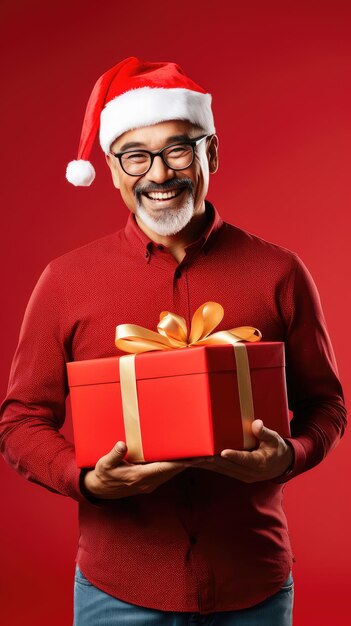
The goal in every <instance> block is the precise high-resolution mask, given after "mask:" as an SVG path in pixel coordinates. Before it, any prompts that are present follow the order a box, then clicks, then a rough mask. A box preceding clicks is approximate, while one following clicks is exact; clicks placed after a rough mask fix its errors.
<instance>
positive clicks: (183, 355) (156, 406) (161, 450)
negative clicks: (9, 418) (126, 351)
mask: <svg viewBox="0 0 351 626" xmlns="http://www.w3.org/2000/svg"><path fill="white" fill-rule="evenodd" d="M235 348H236V346H233V345H201V346H194V347H191V348H188V347H185V348H180V349H177V350H169V351H162V352H159V351H151V352H143V353H141V354H137V355H128V357H125V356H123V357H110V358H104V359H94V360H87V361H75V362H71V363H67V371H68V381H69V385H70V396H71V407H72V421H73V429H74V439H75V447H76V458H77V465H78V466H79V467H93V466H95V464H96V461H97V460H98V459H99V458H100V457H101V456H103V455H104V454H106V453H107V452H109V451H110V450H111V448H112V447H113V446H114V444H115V443H116V442H117V441H118V440H123V441H126V442H127V445H128V447H129V454H128V455H127V457H126V458H127V459H128V460H130V461H141V460H145V461H156V460H167V459H168V460H169V459H180V458H187V457H196V456H208V455H213V454H219V453H220V452H221V450H223V449H224V448H232V449H244V448H246V449H249V448H253V447H255V439H254V438H253V436H252V435H251V440H250V437H248V436H246V445H245V441H244V432H245V422H244V421H243V415H242V411H243V407H242V406H241V402H242V398H241V397H240V393H239V387H238V376H237V374H238V372H237V366H238V364H237V358H236V354H235ZM243 348H244V350H245V351H246V354H247V358H248V362H249V367H250V378H251V387H252V401H253V408H254V416H255V417H256V418H260V419H262V420H263V422H264V424H265V426H267V427H268V428H271V429H273V430H275V431H277V432H279V434H280V435H281V436H282V437H289V436H290V427H289V411H288V404H287V395H286V381H285V358H284V343H282V342H260V343H248V344H245V345H244V344H241V349H243ZM131 356H132V358H133V361H134V367H135V379H136V396H137V404H138V413H139V415H138V424H135V423H134V425H133V424H129V426H128V428H129V429H130V432H129V434H128V433H126V428H125V418H126V415H125V412H126V408H125V407H124V408H123V402H122V393H121V376H120V363H119V362H120V360H121V359H122V360H123V359H126V358H131ZM240 367H241V366H240ZM124 384H125V383H124ZM239 386H240V384H239ZM123 394H124V391H123ZM251 421H252V419H251V420H250V422H251ZM135 427H137V429H139V435H140V438H141V444H142V453H143V456H141V457H140V455H138V454H136V453H135V452H133V437H134V433H133V429H134V428H135ZM246 429H247V424H246ZM138 456H139V458H138Z"/></svg>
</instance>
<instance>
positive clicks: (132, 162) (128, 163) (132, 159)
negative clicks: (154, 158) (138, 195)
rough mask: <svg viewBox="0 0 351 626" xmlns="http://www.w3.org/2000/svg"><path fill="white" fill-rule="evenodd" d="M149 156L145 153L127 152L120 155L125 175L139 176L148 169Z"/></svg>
mask: <svg viewBox="0 0 351 626" xmlns="http://www.w3.org/2000/svg"><path fill="white" fill-rule="evenodd" d="M150 161H151V159H150V155H149V154H148V153H147V152H142V151H140V152H128V153H125V154H123V155H122V166H123V169H124V171H125V172H127V174H132V175H134V176H135V175H137V176H140V175H141V174H144V172H147V170H148V169H149V167H150Z"/></svg>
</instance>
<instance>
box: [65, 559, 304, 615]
mask: <svg viewBox="0 0 351 626" xmlns="http://www.w3.org/2000/svg"><path fill="white" fill-rule="evenodd" d="M293 601H294V581H293V577H292V573H291V572H290V574H289V577H288V578H287V580H286V581H285V583H284V584H283V586H282V587H281V589H280V590H279V591H278V592H277V593H275V594H274V595H273V596H271V597H270V598H267V599H266V600H264V601H263V602H260V603H259V604H256V605H255V606H253V607H250V608H249V609H244V610H240V611H223V612H218V613H211V614H209V615H200V613H175V612H170V611H158V610H156V609H147V608H144V607H141V606H137V605H135V604H128V603H127V602H122V600H118V599H117V598H114V597H112V596H110V595H108V594H107V593H104V592H103V591H101V590H100V589H97V588H96V587H94V585H92V584H91V583H90V582H89V581H88V580H87V579H86V578H85V576H84V575H83V574H82V572H81V571H80V569H79V567H78V565H77V566H76V574H75V583H74V624H73V626H291V625H292V609H293Z"/></svg>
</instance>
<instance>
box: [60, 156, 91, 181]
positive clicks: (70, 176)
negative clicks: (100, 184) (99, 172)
mask: <svg viewBox="0 0 351 626" xmlns="http://www.w3.org/2000/svg"><path fill="white" fill-rule="evenodd" d="M66 178H67V180H68V182H69V183H72V185H74V186H75V187H89V185H91V183H92V182H93V180H94V178H95V170H94V168H93V166H92V164H91V163H90V161H84V160H83V159H79V161H71V162H70V163H68V165H67V169H66Z"/></svg>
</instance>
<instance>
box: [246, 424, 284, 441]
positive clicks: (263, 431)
mask: <svg viewBox="0 0 351 626" xmlns="http://www.w3.org/2000/svg"><path fill="white" fill-rule="evenodd" d="M251 428H252V432H253V434H254V435H255V437H257V439H259V440H260V441H264V442H266V443H273V442H274V443H276V442H277V440H278V439H279V434H278V433H277V432H276V431H275V430H271V429H270V428H267V427H266V426H265V425H264V423H263V421H262V420H260V419H256V420H254V421H253V422H252V424H251Z"/></svg>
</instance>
